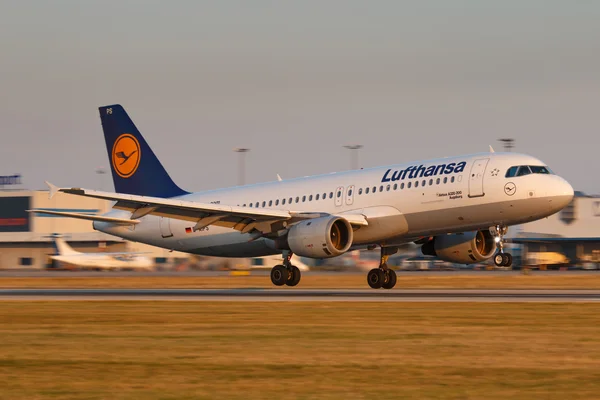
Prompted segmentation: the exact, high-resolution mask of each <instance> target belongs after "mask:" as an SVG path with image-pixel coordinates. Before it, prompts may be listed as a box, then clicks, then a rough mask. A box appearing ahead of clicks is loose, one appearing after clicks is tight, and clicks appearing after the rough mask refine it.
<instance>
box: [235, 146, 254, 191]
mask: <svg viewBox="0 0 600 400" xmlns="http://www.w3.org/2000/svg"><path fill="white" fill-rule="evenodd" d="M233 151H235V152H236V153H238V154H239V158H238V185H240V186H242V185H244V184H245V183H246V178H245V174H246V153H247V152H249V151H250V149H247V148H244V147H236V148H235V149H233Z"/></svg>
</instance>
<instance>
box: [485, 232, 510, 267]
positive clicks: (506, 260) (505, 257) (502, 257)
mask: <svg viewBox="0 0 600 400" xmlns="http://www.w3.org/2000/svg"><path fill="white" fill-rule="evenodd" d="M507 232H508V227H507V226H506V225H496V226H492V227H491V228H490V233H491V234H492V235H493V236H494V241H495V242H496V247H497V248H498V252H497V253H496V255H495V256H494V264H496V266H497V267H510V266H511V265H512V255H511V254H510V253H505V252H504V235H506V233H507Z"/></svg>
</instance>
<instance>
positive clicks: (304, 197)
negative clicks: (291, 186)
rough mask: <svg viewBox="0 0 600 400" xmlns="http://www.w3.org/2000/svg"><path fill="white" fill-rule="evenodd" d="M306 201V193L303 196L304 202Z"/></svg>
mask: <svg viewBox="0 0 600 400" xmlns="http://www.w3.org/2000/svg"><path fill="white" fill-rule="evenodd" d="M305 201H306V195H304V196H302V202H303V203H304V202H305Z"/></svg>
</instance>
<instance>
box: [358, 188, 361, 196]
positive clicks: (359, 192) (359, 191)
mask: <svg viewBox="0 0 600 400" xmlns="http://www.w3.org/2000/svg"><path fill="white" fill-rule="evenodd" d="M361 194H362V188H360V189H358V195H359V196H360V195H361Z"/></svg>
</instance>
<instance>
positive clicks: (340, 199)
mask: <svg viewBox="0 0 600 400" xmlns="http://www.w3.org/2000/svg"><path fill="white" fill-rule="evenodd" d="M342 204H344V187H343V186H340V187H338V188H337V189H335V205H336V207H339V206H341V205H342Z"/></svg>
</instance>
